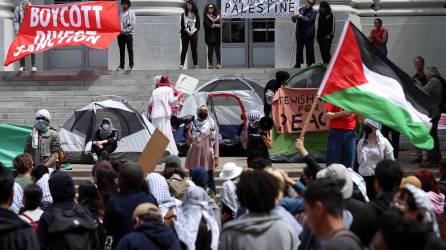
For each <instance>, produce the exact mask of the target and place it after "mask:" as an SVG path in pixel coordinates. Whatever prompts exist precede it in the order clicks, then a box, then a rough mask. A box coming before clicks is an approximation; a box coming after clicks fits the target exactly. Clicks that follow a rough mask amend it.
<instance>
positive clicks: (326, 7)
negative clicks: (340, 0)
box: [319, 1, 332, 15]
mask: <svg viewBox="0 0 446 250" xmlns="http://www.w3.org/2000/svg"><path fill="white" fill-rule="evenodd" d="M322 8H323V9H324V10H325V13H322V12H321V9H322ZM319 14H322V15H331V14H332V11H331V6H330V4H329V3H328V2H327V1H322V2H321V3H320V4H319Z"/></svg>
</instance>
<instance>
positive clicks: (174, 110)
mask: <svg viewBox="0 0 446 250" xmlns="http://www.w3.org/2000/svg"><path fill="white" fill-rule="evenodd" d="M161 78H163V76H159V77H156V87H157V88H158V87H169V88H171V89H172V91H173V96H174V98H175V102H172V103H170V111H171V114H172V116H177V117H178V115H179V113H180V110H181V108H182V107H183V92H181V91H180V90H178V89H176V88H175V87H174V86H173V83H172V81H166V80H165V79H163V81H161V80H162V79H161ZM168 79H169V78H167V80H168ZM152 96H153V94H152ZM152 108H153V105H152V103H149V105H148V107H147V111H148V114H151V113H152Z"/></svg>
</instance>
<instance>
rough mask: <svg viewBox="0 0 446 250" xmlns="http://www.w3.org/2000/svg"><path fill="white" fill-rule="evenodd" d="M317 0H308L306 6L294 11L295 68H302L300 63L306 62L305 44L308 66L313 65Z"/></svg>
mask: <svg viewBox="0 0 446 250" xmlns="http://www.w3.org/2000/svg"><path fill="white" fill-rule="evenodd" d="M315 3H316V0H308V2H307V4H306V5H305V7H302V8H300V9H299V11H298V12H296V13H294V15H293V17H292V18H291V20H292V21H293V23H296V43H297V47H296V64H295V65H294V68H300V65H301V64H302V63H303V62H304V46H305V52H306V55H307V66H311V65H312V64H313V63H314V62H315V59H314V36H315V30H316V29H315V27H314V23H315V21H316V15H317V13H316V11H315V10H314V9H313V5H314V4H315Z"/></svg>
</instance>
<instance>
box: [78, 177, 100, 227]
mask: <svg viewBox="0 0 446 250" xmlns="http://www.w3.org/2000/svg"><path fill="white" fill-rule="evenodd" d="M77 204H79V205H80V206H82V207H84V208H86V209H88V211H89V212H90V214H91V215H92V216H93V218H94V219H95V220H96V221H97V222H98V221H99V192H98V189H97V188H96V186H95V185H94V184H93V183H92V182H91V181H84V182H82V183H81V184H79V187H78V197H77Z"/></svg>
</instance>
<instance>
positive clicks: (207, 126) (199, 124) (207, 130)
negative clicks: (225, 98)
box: [192, 105, 215, 149]
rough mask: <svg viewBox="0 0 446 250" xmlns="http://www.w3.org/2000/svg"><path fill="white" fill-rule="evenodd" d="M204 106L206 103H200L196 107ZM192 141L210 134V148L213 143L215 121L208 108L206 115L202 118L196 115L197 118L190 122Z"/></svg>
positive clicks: (199, 139) (197, 140) (198, 140)
mask: <svg viewBox="0 0 446 250" xmlns="http://www.w3.org/2000/svg"><path fill="white" fill-rule="evenodd" d="M201 107H206V108H207V106H206V105H201V106H199V107H198V109H199V108H201ZM192 125H193V126H192V141H193V142H200V141H201V140H203V139H204V138H206V137H207V136H209V135H210V142H211V145H210V146H211V149H212V147H213V146H214V144H215V136H214V133H215V122H214V120H213V119H212V117H211V114H210V113H209V109H208V117H207V118H206V119H204V120H201V119H200V118H198V117H197V119H195V120H194V122H193V123H192Z"/></svg>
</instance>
